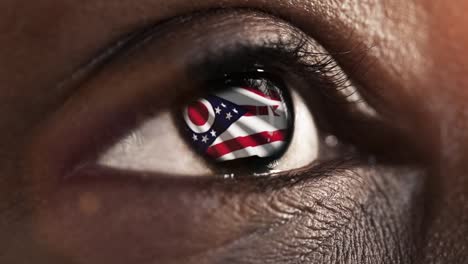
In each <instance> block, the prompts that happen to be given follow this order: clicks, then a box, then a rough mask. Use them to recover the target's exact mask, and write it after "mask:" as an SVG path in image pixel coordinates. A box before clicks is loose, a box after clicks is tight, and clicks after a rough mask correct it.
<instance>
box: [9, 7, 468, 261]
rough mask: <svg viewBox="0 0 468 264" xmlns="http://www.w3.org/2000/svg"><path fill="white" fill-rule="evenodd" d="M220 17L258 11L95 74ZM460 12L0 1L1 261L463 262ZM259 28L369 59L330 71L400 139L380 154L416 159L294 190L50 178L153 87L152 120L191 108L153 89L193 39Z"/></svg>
mask: <svg viewBox="0 0 468 264" xmlns="http://www.w3.org/2000/svg"><path fill="white" fill-rule="evenodd" d="M214 8H224V9H227V8H251V9H249V10H244V11H242V12H239V13H235V12H234V15H232V14H231V15H229V14H228V13H226V14H217V15H212V16H211V17H208V18H206V19H193V23H192V22H191V21H189V22H185V23H186V24H184V25H185V26H186V27H181V26H180V25H178V24H177V23H176V24H173V25H169V26H168V31H169V33H167V32H166V33H167V34H166V33H161V34H160V35H158V36H157V37H154V38H153V39H152V40H151V42H150V43H149V45H148V46H145V47H144V48H141V49H138V48H137V49H136V52H135V53H134V54H132V56H127V57H125V56H124V57H123V58H121V59H114V58H113V57H112V56H111V57H112V58H111V59H110V60H105V59H103V56H104V57H105V54H106V51H109V52H110V53H112V51H113V50H114V51H115V49H118V48H115V47H116V43H121V42H118V41H119V40H122V39H125V37H126V36H128V34H130V33H132V32H135V31H138V30H141V29H142V28H144V27H146V26H148V25H158V24H159V23H160V22H161V21H164V20H167V19H170V18H173V17H176V16H181V15H186V14H190V13H192V12H195V11H201V10H209V9H214ZM253 10H256V11H253ZM466 10H468V2H466V1H462V0H454V1H437V0H407V1H403V0H365V1H358V0H349V1H338V0H330V1H314V0H291V1H283V0H268V1H267V0H265V1H262V0H239V1H238V0H223V1H219V0H198V1H185V0H165V1H162V0H141V1H131V0H121V1H103V0H84V1H71V0H60V1H59V0H42V1H26V0H3V1H1V2H0V17H1V18H0V32H1V34H0V83H1V86H0V175H1V176H0V263H12V264H16V263H48V264H54V263H86V264H88V263H89V264H94V263H143V264H144V263H467V262H468V246H467V245H468V175H467V172H468V165H467V164H468V162H467V161H468V133H466V131H467V128H468V104H467V103H466V102H468V90H467V89H466V87H468V77H467V76H468V74H467V73H468V52H467V51H466V50H467V48H468V35H467V34H466V25H467V23H468V19H467V16H466V15H465V11H466ZM258 11H259V12H261V13H258ZM207 13H208V12H207ZM265 14H269V15H273V16H274V17H276V18H281V19H282V20H284V21H287V22H288V23H289V24H291V25H292V26H294V27H296V28H299V29H300V30H302V31H303V32H305V34H307V35H308V36H309V37H310V38H312V39H314V40H315V41H317V42H318V43H320V44H321V45H322V46H323V47H324V49H326V50H328V51H330V52H340V51H349V50H353V49H355V48H356V47H365V50H366V52H365V56H358V57H359V58H356V57H355V56H352V55H350V56H346V55H345V56H340V57H339V58H338V59H337V60H339V63H340V65H341V66H342V68H343V69H344V71H345V72H346V73H347V74H348V75H349V76H350V78H351V79H353V80H354V81H355V82H356V83H358V84H359V86H360V87H361V89H362V91H361V93H362V94H364V95H365V97H366V100H367V101H368V102H369V104H370V105H372V106H373V107H374V108H376V109H377V111H379V112H380V113H383V117H384V119H385V120H387V122H385V126H388V127H389V129H388V130H392V129H395V130H398V131H400V132H401V134H402V135H404V138H405V139H406V140H405V142H406V143H405V144H401V146H400V145H398V143H395V142H383V140H381V142H380V143H379V145H380V144H382V145H383V147H382V148H384V152H385V153H386V154H388V155H389V156H392V153H393V152H394V151H395V152H396V149H398V151H401V149H403V150H408V152H411V153H414V154H412V156H411V157H412V158H410V159H406V160H405V162H404V164H403V163H401V164H400V163H399V162H378V163H377V164H368V163H367V162H356V163H353V164H346V163H344V164H340V165H338V168H335V170H327V169H323V170H318V171H313V170H312V169H311V171H301V172H300V173H299V174H300V176H298V177H296V178H294V179H293V180H292V181H282V180H281V179H280V180H271V179H270V180H268V179H267V180H242V181H239V182H224V181H214V180H210V179H193V178H191V179H180V178H177V179H174V178H171V177H166V176H167V175H156V174H154V175H151V177H150V179H141V177H132V176H133V175H121V174H125V173H121V172H106V173H109V175H100V176H102V177H97V178H96V177H86V175H84V176H83V177H77V178H73V179H71V180H69V181H66V182H63V181H61V180H59V178H60V177H57V176H59V175H60V170H61V169H62V167H61V166H62V165H63V164H67V162H69V161H70V160H71V159H74V158H76V157H75V152H74V151H76V149H78V148H74V147H73V146H75V147H76V146H82V145H84V144H82V140H83V138H94V140H96V141H92V140H90V142H88V143H87V144H89V145H90V146H91V147H90V148H92V146H93V143H96V142H97V140H98V139H99V138H100V137H102V138H105V137H106V135H104V134H103V133H101V134H102V135H99V136H98V135H97V134H98V133H97V132H96V131H102V129H99V128H100V127H103V126H105V125H106V121H107V118H106V117H108V116H112V115H111V114H110V113H114V112H115V111H113V109H117V108H118V109H121V108H119V107H122V105H121V104H123V103H122V102H124V100H123V99H122V98H130V99H128V101H125V102H130V100H131V99H132V98H146V97H148V95H149V92H148V89H147V88H145V89H146V90H145V89H144V88H141V89H140V88H138V87H154V88H153V89H152V90H151V96H150V98H151V99H152V100H153V101H152V103H153V104H154V107H155V108H157V109H163V108H167V107H168V104H169V103H168V102H169V101H170V100H169V99H170V98H172V97H175V96H176V95H177V94H184V93H185V92H186V93H190V91H184V90H183V89H184V88H180V87H176V88H174V89H172V90H171V89H165V88H164V87H172V85H174V83H175V82H176V81H180V82H184V83H188V82H189V80H187V78H186V77H184V76H183V73H182V72H183V70H181V69H179V68H180V67H179V68H178V65H179V66H180V65H185V62H187V61H188V60H189V59H190V58H192V57H193V56H190V54H192V55H193V54H196V53H197V49H198V48H200V47H203V46H202V45H200V46H198V45H194V44H193V45H192V43H196V42H195V40H200V41H201V40H203V41H207V42H208V43H214V44H213V46H217V45H219V46H221V45H222V44H223V43H225V42H227V41H228V40H229V39H232V38H235V37H243V38H245V39H249V38H251V39H254V38H255V37H256V36H258V34H257V33H259V34H260V33H262V34H263V33H265V32H267V31H268V30H267V29H272V30H273V29H275V27H277V26H278V25H276V24H275V22H274V21H273V22H272V21H271V20H275V19H276V18H271V17H270V16H268V15H265ZM202 16H203V15H202ZM207 16H208V15H207ZM259 21H260V22H261V23H260V22H259ZM245 25H251V26H252V27H246V26H245ZM246 28H247V29H248V30H246ZM285 30H287V29H285ZM239 32H241V33H239ZM170 33H173V34H172V35H171V34H170ZM215 34H217V35H216V36H217V38H216V40H215V41H209V40H210V38H214V37H211V35H215ZM204 38H206V39H204ZM117 46H118V44H117ZM109 47H114V48H109ZM102 54H104V55H102ZM100 56H101V57H100ZM357 60H359V63H357ZM103 61H105V62H106V63H103ZM177 63H179V64H177ZM358 64H359V65H367V67H356V65H358ZM369 65H371V66H369ZM154 69H158V70H157V72H158V74H154ZM184 78H185V79H184ZM84 80H86V81H84ZM129 87H132V89H129ZM125 100H127V99H125ZM132 100H133V99H132ZM135 100H136V99H135ZM65 102H67V103H65ZM133 102H134V101H132V102H130V103H129V104H131V103H133ZM96 113H101V114H102V115H99V114H96ZM90 117H92V118H90ZM101 121H102V122H101ZM109 122H110V121H109ZM88 127H91V128H95V129H88ZM384 130H385V129H384ZM94 133H96V135H94ZM367 133H368V134H365V135H364V134H362V137H361V138H367V137H369V138H372V137H374V136H375V135H376V134H377V133H379V132H378V131H377V130H368V132H367ZM93 136H95V137H93ZM375 137H376V138H378V136H375ZM360 140H361V141H365V140H367V139H365V140H364V139H360ZM165 144H168V143H165V142H161V148H162V149H163V148H164V147H168V146H165ZM385 144H386V145H385ZM64 146H67V147H64ZM68 146H70V147H68ZM70 153H73V154H70ZM76 155H78V154H76ZM181 155H183V154H181ZM395 155H397V154H395ZM395 155H394V156H395ZM377 156H378V155H377ZM68 158H70V160H68ZM416 160H417V161H416ZM106 173H103V174H106ZM60 176H61V175H60ZM128 176H131V177H128ZM139 176H141V175H139Z"/></svg>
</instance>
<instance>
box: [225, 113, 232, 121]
mask: <svg viewBox="0 0 468 264" xmlns="http://www.w3.org/2000/svg"><path fill="white" fill-rule="evenodd" d="M231 118H232V114H231V112H229V113H227V114H226V119H227V120H231Z"/></svg>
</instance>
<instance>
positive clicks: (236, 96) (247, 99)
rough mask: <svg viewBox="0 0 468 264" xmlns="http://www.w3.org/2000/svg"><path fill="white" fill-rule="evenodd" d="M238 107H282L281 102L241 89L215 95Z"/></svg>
mask: <svg viewBox="0 0 468 264" xmlns="http://www.w3.org/2000/svg"><path fill="white" fill-rule="evenodd" d="M215 95H216V96H219V97H221V98H223V99H226V100H228V101H231V102H233V103H235V104H238V105H267V106H268V105H280V107H281V106H282V105H283V102H281V101H276V100H271V99H268V98H265V97H263V96H260V95H258V94H256V93H253V92H251V91H249V90H246V89H243V88H232V89H229V90H226V91H222V92H220V93H217V94H215Z"/></svg>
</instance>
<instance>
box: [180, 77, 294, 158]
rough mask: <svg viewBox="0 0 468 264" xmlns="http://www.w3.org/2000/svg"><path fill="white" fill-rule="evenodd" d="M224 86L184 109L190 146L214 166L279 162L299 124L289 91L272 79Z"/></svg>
mask: <svg viewBox="0 0 468 264" xmlns="http://www.w3.org/2000/svg"><path fill="white" fill-rule="evenodd" d="M222 85H224V87H223V88H222V89H216V91H214V92H212V93H209V94H208V95H206V96H203V97H202V98H199V99H198V100H195V101H193V102H191V103H190V104H188V105H187V106H185V107H184V109H183V110H182V116H183V119H184V122H185V125H186V127H185V131H184V132H185V135H186V138H187V141H188V142H189V144H190V145H191V146H192V147H193V148H194V149H195V150H196V151H197V152H198V153H199V154H200V155H202V156H203V157H205V158H206V159H208V160H210V161H214V162H227V161H234V160H239V159H248V158H252V157H256V158H262V159H263V160H266V161H268V160H271V159H274V158H279V157H280V156H281V154H282V153H284V150H285V149H286V148H287V146H288V145H289V141H290V139H291V134H292V131H293V125H294V124H293V113H292V110H291V107H290V100H289V98H290V97H289V95H288V94H286V92H287V91H286V90H283V89H281V88H280V85H278V84H275V83H274V82H272V81H270V80H268V79H267V78H248V79H242V80H232V79H229V80H226V81H225V83H224V84H222Z"/></svg>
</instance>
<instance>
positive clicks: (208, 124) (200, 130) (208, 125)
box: [184, 99, 215, 134]
mask: <svg viewBox="0 0 468 264" xmlns="http://www.w3.org/2000/svg"><path fill="white" fill-rule="evenodd" d="M198 102H200V103H202V104H203V105H204V106H205V107H206V109H208V120H207V121H206V123H205V124H203V125H201V126H198V125H196V124H194V123H193V122H192V121H191V120H190V117H189V115H188V106H187V107H185V109H184V120H185V123H186V124H187V125H188V126H189V128H190V129H191V130H192V131H193V132H195V133H198V134H200V133H205V132H208V130H210V129H211V127H212V126H213V123H214V120H215V113H214V109H213V107H212V106H211V104H210V102H208V100H206V99H200V100H198Z"/></svg>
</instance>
